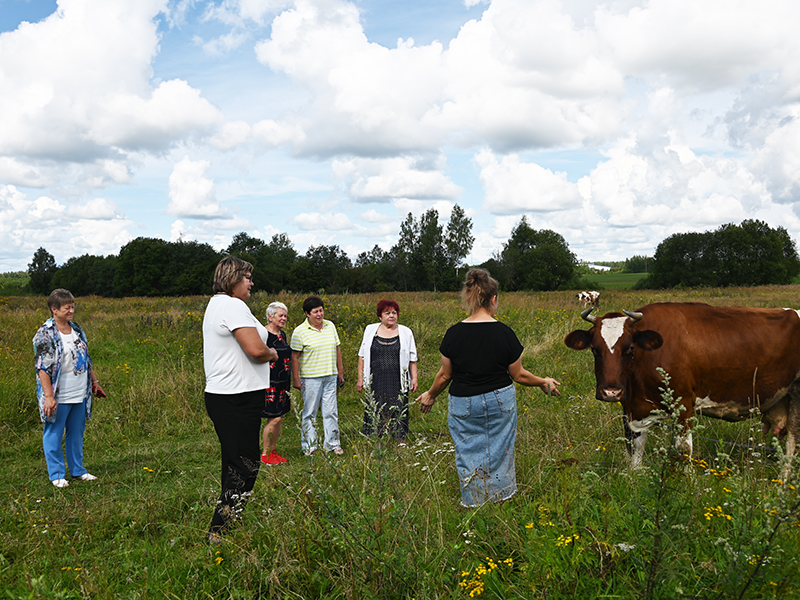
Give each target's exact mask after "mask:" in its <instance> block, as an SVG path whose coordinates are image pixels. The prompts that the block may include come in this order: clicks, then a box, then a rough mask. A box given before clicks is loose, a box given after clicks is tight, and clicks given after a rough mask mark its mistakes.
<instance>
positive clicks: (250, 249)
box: [225, 231, 267, 257]
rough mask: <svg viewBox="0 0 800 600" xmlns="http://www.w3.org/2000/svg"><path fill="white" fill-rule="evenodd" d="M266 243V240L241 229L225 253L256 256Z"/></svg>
mask: <svg viewBox="0 0 800 600" xmlns="http://www.w3.org/2000/svg"><path fill="white" fill-rule="evenodd" d="M266 245H267V244H266V243H265V242H264V240H262V239H259V238H255V237H253V236H251V235H249V234H247V233H245V232H244V231H240V232H239V233H237V234H236V235H235V236H233V239H232V240H231V243H230V245H229V246H228V247H227V249H226V250H225V254H233V255H235V256H239V257H241V255H242V254H248V255H250V256H255V255H256V254H258V253H259V252H260V251H261V250H262V249H263V248H264V246H266Z"/></svg>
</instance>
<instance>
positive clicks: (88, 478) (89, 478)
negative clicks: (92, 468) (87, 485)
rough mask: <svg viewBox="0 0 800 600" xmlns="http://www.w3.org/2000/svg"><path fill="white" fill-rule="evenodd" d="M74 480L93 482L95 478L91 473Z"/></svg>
mask: <svg viewBox="0 0 800 600" xmlns="http://www.w3.org/2000/svg"><path fill="white" fill-rule="evenodd" d="M75 479H80V480H81V481H94V480H95V479H97V477H95V476H94V475H92V474H91V473H84V474H83V475H79V476H78V477H76V478H75Z"/></svg>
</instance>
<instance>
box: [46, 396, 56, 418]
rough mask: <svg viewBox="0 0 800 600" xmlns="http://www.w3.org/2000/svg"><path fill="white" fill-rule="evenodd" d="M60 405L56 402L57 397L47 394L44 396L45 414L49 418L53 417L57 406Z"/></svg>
mask: <svg viewBox="0 0 800 600" xmlns="http://www.w3.org/2000/svg"><path fill="white" fill-rule="evenodd" d="M57 407H58V402H56V398H55V396H53V395H50V396H45V397H44V416H45V417H47V418H48V419H49V418H50V417H52V416H53V415H54V414H55V412H56V408H57Z"/></svg>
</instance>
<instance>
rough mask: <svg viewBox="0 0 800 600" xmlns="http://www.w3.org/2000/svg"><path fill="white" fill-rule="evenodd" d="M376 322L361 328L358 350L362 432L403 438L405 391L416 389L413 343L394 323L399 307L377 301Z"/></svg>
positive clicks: (408, 332)
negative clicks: (362, 333) (362, 396)
mask: <svg viewBox="0 0 800 600" xmlns="http://www.w3.org/2000/svg"><path fill="white" fill-rule="evenodd" d="M377 314H378V318H379V319H380V322H379V323H371V324H370V325H367V327H366V329H364V338H363V340H362V341H361V348H360V349H359V351H358V383H357V388H358V391H359V392H362V391H363V392H365V394H364V427H363V428H362V430H361V431H362V433H363V434H364V435H373V434H377V435H378V436H382V435H383V434H384V433H385V432H387V431H388V432H389V433H390V434H391V436H392V437H393V438H394V439H396V440H398V441H400V442H403V441H405V437H406V434H407V433H408V394H409V392H410V393H414V392H416V390H417V346H416V344H415V343H414V334H413V333H411V330H410V329H409V328H408V327H406V326H405V325H400V324H398V323H397V319H398V317H399V316H400V306H399V305H398V304H397V302H395V301H394V300H381V301H380V302H378V308H377Z"/></svg>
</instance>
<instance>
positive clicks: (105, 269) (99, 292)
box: [53, 254, 117, 297]
mask: <svg viewBox="0 0 800 600" xmlns="http://www.w3.org/2000/svg"><path fill="white" fill-rule="evenodd" d="M116 264H117V257H116V256H114V255H109V256H106V257H105V258H104V257H102V256H92V255H90V254H84V255H83V256H74V257H72V258H70V259H69V260H67V262H65V263H64V264H63V265H61V267H60V268H59V269H58V271H56V273H55V275H53V287H54V288H57V287H60V288H65V289H68V290H69V291H70V292H72V295H73V296H105V297H113V296H115V295H116V293H115V290H114V273H115V271H116Z"/></svg>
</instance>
